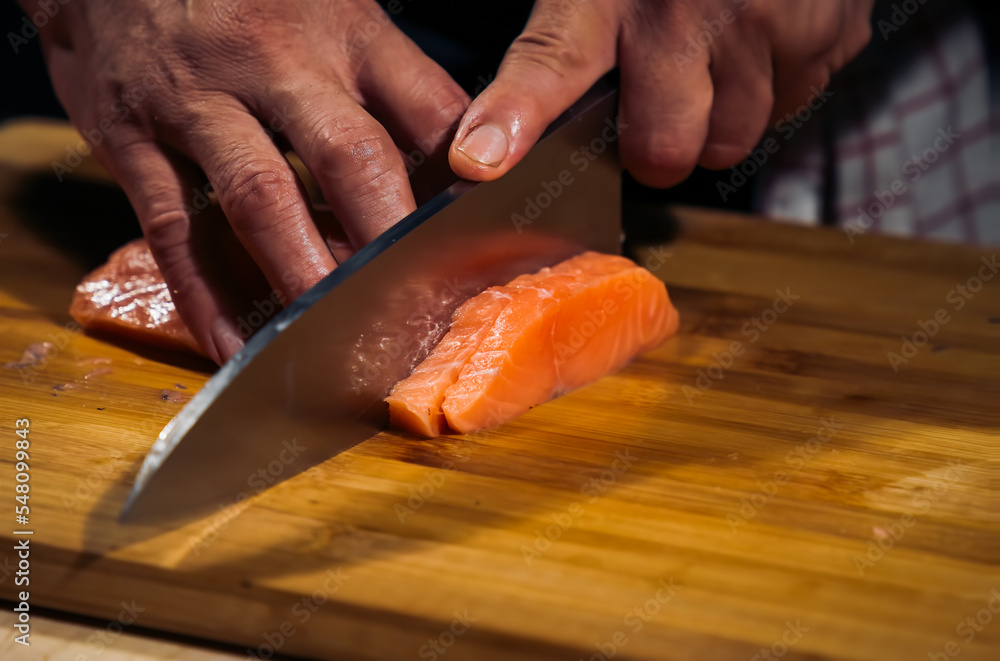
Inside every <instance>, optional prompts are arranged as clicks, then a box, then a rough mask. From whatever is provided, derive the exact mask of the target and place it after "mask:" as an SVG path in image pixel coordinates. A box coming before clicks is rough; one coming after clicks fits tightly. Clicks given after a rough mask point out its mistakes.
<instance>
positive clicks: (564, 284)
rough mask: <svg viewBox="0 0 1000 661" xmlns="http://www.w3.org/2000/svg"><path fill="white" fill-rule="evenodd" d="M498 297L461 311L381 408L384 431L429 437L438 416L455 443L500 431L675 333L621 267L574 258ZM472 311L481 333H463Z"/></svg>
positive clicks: (662, 306)
mask: <svg viewBox="0 0 1000 661" xmlns="http://www.w3.org/2000/svg"><path fill="white" fill-rule="evenodd" d="M504 289H505V292H506V293H507V294H508V295H510V300H509V301H507V302H506V304H505V305H499V306H498V305H497V303H496V302H495V300H494V299H495V294H492V293H490V291H491V290H487V291H486V292H484V293H483V294H480V295H479V296H476V297H473V298H472V299H470V300H469V301H467V302H466V303H465V304H464V305H463V306H462V308H461V309H460V311H461V324H462V325H458V321H459V316H458V315H456V318H455V322H453V326H452V329H451V330H449V332H448V334H446V335H445V337H444V338H443V340H442V341H441V343H439V345H438V346H437V347H435V349H434V351H432V352H431V354H430V356H428V358H427V359H426V360H425V361H424V363H421V364H420V365H419V366H418V367H417V369H416V370H414V373H413V376H411V377H408V378H407V379H404V380H403V381H401V382H400V383H399V384H397V386H396V388H394V390H393V393H392V395H391V396H390V398H389V401H390V417H391V423H392V424H393V426H396V427H399V428H402V429H406V430H408V431H411V432H414V433H417V434H422V435H425V436H434V435H436V432H438V431H440V430H441V429H443V426H442V422H441V418H442V416H443V417H444V419H445V421H446V422H447V426H448V427H450V428H451V429H453V430H455V431H459V432H462V433H471V432H474V431H477V430H479V429H484V428H488V427H495V426H498V425H501V424H503V423H504V422H506V421H508V420H510V419H512V418H514V417H516V416H518V415H520V414H522V413H524V412H525V411H527V410H528V409H530V408H531V407H533V406H537V405H539V404H542V403H544V402H546V401H548V400H549V399H551V398H553V397H555V396H557V395H559V394H562V393H564V392H568V391H570V390H573V389H575V388H578V387H580V386H582V385H585V384H587V383H590V382H591V381H595V380H597V379H599V378H601V377H602V376H604V375H605V374H608V373H610V372H613V371H615V370H617V369H619V368H620V367H622V366H623V365H624V364H625V363H627V362H628V361H629V360H631V359H632V358H634V357H635V356H636V355H638V354H639V353H641V352H643V351H646V350H648V349H651V348H653V347H655V346H657V345H659V344H660V343H661V342H663V340H664V339H666V338H667V337H668V336H669V335H671V334H672V333H674V332H675V331H676V330H677V325H678V315H677V311H676V310H675V309H674V307H673V306H672V305H671V303H670V299H669V297H668V296H667V291H666V287H665V286H664V284H663V283H662V282H660V281H659V280H657V279H656V278H655V277H653V275H652V274H651V273H649V271H647V270H646V269H643V268H641V267H639V266H637V265H636V264H634V263H633V262H631V261H630V260H628V259H625V258H624V257H618V256H614V255H603V254H600V253H594V252H587V253H583V254H582V255H578V256H577V257H574V258H572V259H569V260H566V261H565V262H562V263H560V264H558V265H556V266H554V267H552V268H545V269H542V270H541V271H539V272H538V273H534V274H530V275H523V276H520V277H518V278H515V279H514V280H513V281H511V282H510V283H509V284H508V285H507V286H506V288H504ZM481 297H482V298H481ZM498 307H499V312H498V313H497V314H496V315H495V316H494V314H493V313H494V311H495V310H496V309H497V308H498ZM480 309H482V310H486V309H488V310H489V312H488V313H487V314H484V315H483V316H482V317H481V318H479V319H478V321H481V322H483V323H485V324H489V326H490V327H489V328H488V329H487V331H485V332H484V331H483V330H482V329H481V328H480V329H479V330H478V331H476V332H473V331H472V329H470V327H469V326H468V324H471V323H477V322H476V321H474V320H476V319H477V317H476V311H477V310H480ZM491 318H492V321H491ZM453 331H457V332H455V335H454V337H452V333H453ZM467 338H474V339H473V340H472V341H471V342H469V341H468V340H467ZM473 345H474V346H473ZM460 363H462V365H461V367H458V368H457V366H458V365H459V364H460ZM438 365H446V366H447V370H440V369H439V368H438V367H437V366H438ZM428 384H433V387H432V388H428ZM421 388H423V390H421ZM430 393H433V395H432V396H431V394H430ZM438 407H440V409H439V408H438ZM393 411H395V412H396V413H395V414H393ZM400 411H406V415H403V414H401V413H400ZM411 414H412V415H415V416H416V419H414V418H413V417H409V416H411Z"/></svg>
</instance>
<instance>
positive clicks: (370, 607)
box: [0, 176, 1000, 660]
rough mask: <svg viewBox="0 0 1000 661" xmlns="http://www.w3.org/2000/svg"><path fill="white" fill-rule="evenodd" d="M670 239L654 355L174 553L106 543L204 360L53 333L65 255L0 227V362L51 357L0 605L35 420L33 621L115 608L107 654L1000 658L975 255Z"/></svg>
mask: <svg viewBox="0 0 1000 661" xmlns="http://www.w3.org/2000/svg"><path fill="white" fill-rule="evenodd" d="M6 183H7V184H8V185H7V193H8V195H9V194H10V192H11V189H12V188H13V189H17V188H18V187H19V186H21V184H20V183H18V182H16V181H14V179H12V178H11V177H10V176H8V178H7V180H6ZM66 213H67V214H69V215H68V216H67V218H64V219H62V220H73V216H72V210H69V211H67V212H66ZM673 216H674V217H675V218H676V219H677V221H678V223H679V224H680V233H679V237H678V238H677V239H676V240H675V241H674V242H672V243H670V244H668V245H665V246H656V247H654V248H653V249H652V250H644V251H643V252H642V253H641V255H640V257H641V259H642V260H643V261H645V260H647V259H648V260H650V261H649V262H648V264H649V266H650V267H652V268H653V270H654V271H655V273H656V274H657V275H658V276H659V277H662V278H663V279H664V280H665V281H666V282H667V284H668V287H669V290H670V293H671V295H672V297H673V298H674V300H675V303H676V305H677V307H678V308H679V309H680V311H681V318H682V326H681V330H680V333H679V334H678V335H677V336H676V337H675V338H673V339H671V340H669V341H668V342H667V343H666V344H665V345H663V346H662V347H661V348H660V349H658V350H656V351H654V352H653V353H651V354H649V355H647V356H645V357H644V358H642V359H641V360H638V361H636V362H635V363H633V364H632V365H630V366H629V367H628V368H626V369H625V370H623V371H622V372H620V373H618V374H615V375H612V376H610V377H608V378H605V379H604V380H602V381H600V382H599V383H596V384H594V385H592V386H589V387H587V388H584V389H582V390H580V391H578V392H575V393H572V394H570V395H568V396H565V397H563V398H561V399H559V400H557V401H555V402H553V403H550V404H547V405H545V406H542V407H538V408H536V409H534V410H533V411H531V412H530V413H529V414H527V415H525V416H523V417H522V418H520V419H518V420H517V421H515V422H513V423H511V424H508V425H506V426H505V427H503V428H501V429H498V430H495V431H493V432H491V433H490V434H489V435H488V436H487V437H485V438H479V439H476V440H472V439H469V438H465V437H461V436H456V437H446V438H441V439H437V440H434V441H426V440H419V439H416V438H412V437H408V436H403V435H398V434H393V433H383V434H380V435H378V436H376V437H374V438H372V439H370V440H369V441H367V442H366V443H364V444H362V445H361V446H359V447H358V448H356V449H354V450H352V451H350V452H347V453H345V454H342V455H340V456H338V457H336V458H334V459H331V460H330V461H328V462H326V463H324V464H322V465H319V466H316V467H315V468H313V469H311V470H309V471H308V472H306V473H303V474H301V475H298V476H296V477H294V478H292V479H289V480H287V481H284V482H281V483H280V484H277V485H276V486H274V487H273V488H270V489H267V490H265V491H262V492H261V493H257V494H255V495H253V496H252V497H251V498H250V499H249V500H248V501H245V502H243V503H240V504H234V505H233V506H232V507H229V508H226V509H224V510H220V511H219V512H218V513H217V514H215V515H212V516H209V517H206V518H204V519H200V520H197V521H192V522H190V523H189V524H187V525H185V526H183V527H180V528H173V529H171V528H165V527H143V526H128V527H124V526H120V525H119V524H118V523H117V522H116V516H117V513H118V511H119V510H120V508H121V505H122V503H123V500H124V498H125V496H126V494H127V493H128V490H129V488H130V485H131V482H132V480H133V478H134V476H135V473H136V470H137V469H138V466H139V464H140V462H141V460H142V458H143V456H144V454H145V452H146V451H147V449H148V448H149V446H150V444H151V443H152V441H153V439H154V437H155V436H156V433H157V432H158V430H159V429H160V428H161V427H162V426H163V425H164V424H165V423H166V422H167V421H168V420H169V419H170V418H171V416H173V415H174V414H176V413H177V411H178V410H179V409H180V407H181V406H182V405H183V402H184V401H186V399H188V398H190V396H191V395H192V394H193V393H195V392H197V390H198V389H199V387H201V386H202V385H203V384H204V382H205V381H206V379H207V378H208V377H209V373H208V372H207V371H206V369H205V368H206V366H205V364H204V363H198V362H196V361H179V360H176V359H171V358H170V357H169V356H168V355H166V354H157V353H154V352H150V351H144V350H137V349H136V348H134V347H133V348H125V347H120V346H116V345H115V344H113V343H109V342H107V341H105V340H102V339H99V338H94V337H89V336H87V335H85V334H81V333H79V332H77V331H76V329H75V328H74V327H73V326H72V325H69V326H67V324H68V323H69V322H70V318H69V316H68V315H67V313H66V310H67V307H68V304H69V300H70V296H71V293H72V289H73V286H74V285H75V283H76V281H77V280H78V279H79V277H80V276H81V275H82V274H83V273H84V271H85V269H86V263H85V260H83V261H81V260H80V259H78V258H77V257H76V256H75V255H73V254H70V253H71V251H69V250H68V249H67V248H65V247H59V246H58V245H57V244H59V241H54V240H51V238H50V239H45V238H43V237H40V236H39V232H38V230H37V229H33V228H32V227H30V226H29V224H28V218H29V215H26V213H25V211H24V207H23V205H20V204H19V205H13V204H10V203H4V204H3V206H2V207H0V340H2V344H0V363H8V362H12V361H16V360H17V359H18V358H19V357H20V355H21V352H22V351H23V350H24V349H25V347H26V346H28V345H29V344H31V343H33V342H39V341H43V340H49V341H51V342H53V343H54V344H55V345H56V346H57V349H58V350H57V352H56V353H55V354H54V355H53V356H51V357H50V358H49V359H48V360H47V362H45V363H44V364H40V365H38V366H36V368H35V369H34V370H33V371H31V370H23V369H16V368H9V367H8V368H2V369H0V389H2V391H0V392H2V397H0V399H2V408H0V462H2V467H0V484H2V487H0V496H2V498H3V499H4V500H5V501H7V503H8V505H5V506H4V507H3V511H6V512H7V513H6V514H4V515H3V516H4V517H10V518H6V519H5V520H4V524H3V526H2V530H0V538H2V539H0V549H2V550H0V598H4V599H12V598H13V597H14V596H15V595H16V591H17V590H19V589H20V588H15V586H14V584H13V579H14V571H13V567H15V566H16V561H17V558H16V556H15V553H14V551H12V550H11V549H12V546H13V544H14V538H12V537H11V535H10V531H11V530H14V529H16V528H15V527H14V525H15V524H14V522H13V511H12V508H13V503H12V501H13V498H14V493H13V485H14V482H13V472H14V471H13V453H14V447H13V446H14V441H15V439H16V437H15V435H14V429H15V420H16V419H19V418H27V419H30V421H31V422H30V429H31V432H30V439H31V458H30V464H31V482H30V484H31V492H30V494H31V500H30V504H31V514H30V524H29V526H30V529H32V530H33V531H34V534H33V536H32V537H31V557H30V562H31V569H30V571H31V574H30V580H31V584H30V601H31V603H32V605H35V606H45V607H50V608H54V609H59V610H63V611H69V612H75V613H81V614H86V615H90V616H96V617H101V618H106V619H107V620H108V621H109V624H110V625H113V624H114V623H115V622H124V620H128V619H131V618H132V615H130V614H129V612H128V608H129V607H130V605H133V604H134V606H132V608H133V610H134V609H135V608H136V607H138V608H141V611H136V614H135V616H134V624H129V623H125V624H124V625H123V627H122V628H123V629H125V630H127V628H128V627H129V626H137V627H143V628H153V629H161V630H164V631H170V632H177V633H182V634H186V635H190V636H196V637H202V638H207V639H211V640H216V641H222V642H226V643H232V644H234V645H236V646H238V649H240V650H252V653H250V654H249V656H250V658H254V656H253V655H257V656H260V657H266V656H267V655H268V654H269V653H271V652H272V651H276V652H277V653H278V654H280V655H299V656H306V657H316V658H324V659H333V658H336V659H369V658H384V659H403V658H421V659H449V660H452V659H477V660H478V659H484V660H489V659H507V658H519V659H607V658H612V657H614V658H616V659H622V658H628V659H650V660H653V659H655V660H661V659H678V660H680V659H699V660H700V659H752V658H758V659H763V658H768V657H767V655H770V656H771V658H779V657H780V658H783V659H823V660H834V659H837V660H842V659H843V660H846V659H872V660H875V659H879V660H885V659H890V660H891V659H925V658H928V655H930V658H934V659H943V658H946V657H945V656H941V654H945V655H948V657H947V658H951V657H953V656H955V655H956V654H958V653H960V654H961V656H960V657H959V658H961V659H963V660H964V659H996V658H998V654H1000V572H998V568H997V559H998V558H1000V502H998V497H997V493H998V492H997V479H996V474H997V473H996V471H997V453H998V447H1000V413H998V408H1000V407H998V404H1000V377H998V375H1000V284H998V282H1000V278H995V277H994V278H993V279H991V280H989V281H986V282H982V283H980V284H981V285H982V286H981V287H978V286H977V283H976V282H975V281H974V279H976V278H978V277H979V275H980V274H982V275H984V276H985V275H986V274H989V275H991V276H992V272H991V271H990V270H989V269H986V270H985V271H981V267H983V265H984V262H983V261H982V260H983V258H985V259H986V262H987V263H988V262H990V260H991V259H993V257H992V256H993V255H994V253H995V252H996V251H995V250H992V249H978V250H977V249H970V248H961V247H952V246H939V245H930V244H920V243H913V242H906V241H900V240H890V239H884V238H879V237H876V236H862V237H856V238H855V241H854V243H853V244H852V243H850V242H849V241H848V239H847V237H846V236H845V235H844V234H843V233H842V232H838V231H835V230H810V229H802V228H796V227H790V226H782V225H777V224H771V223H765V222H762V221H759V220H757V219H748V218H741V217H735V216H725V215H721V214H717V213H708V212H702V211H695V210H690V209H675V210H674V211H673ZM970 279H971V280H973V282H970ZM983 280H985V277H983ZM958 286H963V287H967V288H969V289H971V288H977V290H978V291H977V293H975V294H971V292H970V295H971V298H967V299H966V298H964V297H962V295H961V294H960V293H951V292H953V291H954V290H956V287H958ZM777 292H784V298H786V299H790V300H791V305H788V304H786V303H783V302H781V301H782V296H779V294H778V293H777ZM956 296H958V297H960V298H962V300H963V301H964V305H963V306H962V308H961V309H960V310H957V309H956V307H957V303H956V302H955V301H957V300H959V299H958V298H955V297H956ZM776 300H777V301H778V302H777V303H776ZM939 309H943V310H944V311H945V314H947V316H948V321H947V322H946V323H944V324H942V325H940V329H939V330H938V331H937V332H936V333H935V334H934V337H933V338H931V339H930V341H929V342H928V343H927V344H926V345H925V346H922V347H920V348H919V349H917V350H916V352H915V354H914V355H912V357H908V358H907V361H906V362H905V363H903V364H899V365H897V368H898V369H897V370H894V369H893V366H892V365H891V364H890V359H889V358H888V357H887V354H889V353H890V352H896V353H898V354H900V355H901V356H904V348H901V345H902V340H901V337H903V336H905V337H913V335H914V333H917V332H918V331H920V330H921V327H920V325H919V324H920V323H921V322H925V321H926V320H928V319H933V318H934V316H935V313H936V311H937V310H939ZM768 310H771V311H772V312H768ZM755 319H756V320H757V321H754V320H755ZM916 339H917V340H918V341H919V340H921V339H922V338H920V337H919V336H918V337H917V338H916ZM908 353H909V352H908V351H907V354H908ZM106 360H110V363H105V362H104V361H106ZM96 367H107V368H110V370H111V371H110V372H109V373H108V372H105V371H104V370H101V372H97V373H93V370H94V369H95V368H96ZM102 372H103V373H102ZM88 373H90V374H91V376H90V378H87V375H88ZM66 384H69V385H70V386H71V387H69V388H66V389H62V390H60V389H58V387H64V386H65V385H66ZM171 393H173V394H171ZM167 395H169V396H167ZM173 400H180V401H173ZM280 449H281V448H280V445H279V444H276V448H275V462H272V463H271V464H270V465H269V466H262V467H261V468H262V469H263V470H264V471H265V473H264V475H265V477H267V471H269V470H270V471H271V472H273V473H280V472H281V461H280ZM248 477H249V476H248ZM267 479H270V478H269V477H267ZM254 484H257V482H255V483H254ZM248 491H249V492H250V493H253V492H254V491H255V488H254V487H253V485H251V487H250V488H249V489H248ZM5 608H6V606H5ZM991 608H992V609H993V610H992V611H991V610H990V609H991ZM123 612H124V615H123ZM977 616H978V617H979V618H980V623H979V624H977V623H975V618H976V617H977ZM970 617H971V618H973V620H972V624H970V623H968V622H966V619H967V618H970ZM987 620H989V621H987ZM963 623H964V624H963ZM39 626H42V625H41V624H40V625H39ZM10 634H11V632H10V630H9V629H7V630H5V631H4V633H3V634H2V635H3V636H9V635H10ZM765 652H766V654H765ZM935 655H937V656H935ZM16 658H21V657H16ZM23 658H34V657H31V656H25V657H23Z"/></svg>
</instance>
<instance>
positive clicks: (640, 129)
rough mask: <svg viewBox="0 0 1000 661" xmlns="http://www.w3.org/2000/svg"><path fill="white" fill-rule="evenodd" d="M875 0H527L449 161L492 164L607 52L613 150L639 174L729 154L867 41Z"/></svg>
mask: <svg viewBox="0 0 1000 661" xmlns="http://www.w3.org/2000/svg"><path fill="white" fill-rule="evenodd" d="M873 2H874V0H537V2H536V3H535V6H534V9H533V11H532V14H531V18H530V19H529V20H528V24H527V26H526V27H525V30H524V32H522V33H521V35H520V36H519V37H518V38H517V39H516V40H515V41H514V43H513V44H512V45H511V47H510V49H509V50H508V51H507V54H506V56H505V58H504V61H503V63H502V64H501V67H500V70H499V72H498V73H497V77H496V79H495V80H494V81H493V83H492V84H491V85H490V86H489V87H488V88H486V90H485V91H484V92H483V93H482V94H481V95H480V96H479V97H477V98H476V99H475V100H474V101H473V102H472V104H471V106H470V107H469V109H468V111H467V112H466V114H465V116H464V117H463V119H462V121H461V123H460V124H459V128H458V132H457V134H456V136H455V139H454V141H453V143H452V145H451V148H450V151H449V161H450V162H451V166H452V169H454V170H455V172H456V173H457V174H459V175H460V176H462V177H465V178H467V179H474V180H480V181H487V180H491V179H496V178H497V177H500V176H501V175H503V174H504V173H505V172H507V171H508V170H509V169H510V168H511V167H513V166H514V165H515V164H516V163H517V162H518V161H520V160H521V158H523V157H524V155H525V154H526V153H527V151H528V150H529V149H530V148H531V147H532V145H534V144H535V142H536V141H537V140H538V138H539V137H540V136H541V134H542V132H543V131H544V130H545V128H546V127H547V126H548V125H549V123H551V122H552V120H554V119H555V118H556V117H558V116H559V114H560V113H561V112H563V111H564V110H565V109H566V108H568V107H569V106H570V105H571V104H572V103H573V102H574V101H576V99H577V98H579V97H580V96H581V95H582V94H583V93H584V92H585V91H586V90H587V89H588V88H589V87H590V86H591V85H592V84H593V83H594V82H595V81H596V80H597V79H598V78H600V77H601V76H602V75H603V74H604V73H606V72H607V71H609V70H610V69H612V68H613V67H614V66H615V65H616V64H617V65H618V66H619V67H620V69H621V100H620V103H619V129H620V132H621V139H620V154H621V159H622V162H623V163H624V165H625V167H626V168H627V169H628V170H629V171H630V172H631V173H632V175H633V176H634V177H635V178H636V179H637V180H639V181H640V182H641V183H644V184H646V185H648V186H654V187H659V188H666V187H668V186H672V185H674V184H677V183H679V182H680V181H682V180H684V179H685V178H686V177H687V176H688V174H690V172H691V170H693V169H694V166H695V165H696V164H700V165H702V166H704V167H707V168H712V169H722V168H726V167H729V166H731V165H734V164H736V163H739V162H740V161H742V160H743V159H744V158H746V156H747V153H748V152H749V151H750V150H751V149H752V148H753V147H754V146H755V145H756V144H757V143H758V142H759V140H760V138H761V136H762V135H763V133H764V130H765V128H766V127H767V124H768V121H769V118H775V117H780V116H782V115H783V114H784V113H786V112H788V111H789V110H792V109H794V108H796V107H797V106H798V105H799V104H802V103H805V102H806V101H807V100H809V98H810V96H811V95H812V92H811V90H812V89H814V88H816V89H821V88H823V87H825V85H826V84H827V82H828V81H829V80H830V76H831V75H832V74H833V73H834V72H835V71H836V70H838V69H839V68H841V67H842V66H843V65H844V64H845V63H847V62H848V61H849V60H850V59H851V58H852V57H854V56H855V55H856V54H857V53H858V52H860V51H861V49H862V48H863V47H864V46H865V44H867V43H868V40H869V38H870V36H871V29H870V25H869V17H870V15H871V10H872V4H873Z"/></svg>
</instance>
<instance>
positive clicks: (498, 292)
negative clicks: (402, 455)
mask: <svg viewBox="0 0 1000 661" xmlns="http://www.w3.org/2000/svg"><path fill="white" fill-rule="evenodd" d="M511 300H512V296H511V291H510V290H508V288H506V287H491V288H490V289H487V290H486V291H484V292H483V293H481V294H479V295H478V296H476V297H474V298H471V299H469V300H468V301H466V302H465V303H464V304H462V305H461V306H460V307H459V308H458V309H457V310H456V311H455V314H454V315H453V316H452V322H451V328H450V329H449V330H448V334H447V335H446V336H445V337H443V338H442V339H441V341H440V342H439V343H438V345H437V346H436V347H435V348H434V351H433V352H431V354H430V355H429V356H427V358H426V359H424V361H423V362H421V363H420V364H419V365H417V367H416V369H414V370H413V373H412V374H411V375H410V376H409V377H407V378H406V379H403V380H402V381H400V382H399V383H397V384H396V385H395V386H394V387H393V389H392V393H391V394H390V395H389V396H388V397H387V398H386V400H385V401H387V402H388V403H389V424H391V425H392V426H393V427H396V428H399V429H409V430H410V431H412V432H413V433H415V434H421V435H423V436H431V437H433V436H437V435H439V434H440V433H441V431H442V426H443V424H444V413H442V411H441V403H442V402H443V401H444V391H445V389H446V388H447V387H448V386H450V385H452V384H453V383H455V381H456V380H458V375H459V373H460V372H461V371H462V368H463V367H465V364H466V363H467V362H468V361H469V358H470V357H471V356H472V354H473V353H474V352H475V351H476V349H477V348H478V347H479V345H480V343H481V342H482V341H483V339H484V338H485V337H486V335H487V334H488V333H489V332H490V329H491V328H492V327H493V322H495V321H496V318H497V317H498V316H500V313H501V312H502V311H503V310H504V308H506V307H507V305H508V304H509V303H510V302H511Z"/></svg>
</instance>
